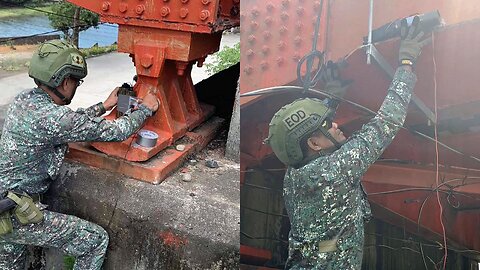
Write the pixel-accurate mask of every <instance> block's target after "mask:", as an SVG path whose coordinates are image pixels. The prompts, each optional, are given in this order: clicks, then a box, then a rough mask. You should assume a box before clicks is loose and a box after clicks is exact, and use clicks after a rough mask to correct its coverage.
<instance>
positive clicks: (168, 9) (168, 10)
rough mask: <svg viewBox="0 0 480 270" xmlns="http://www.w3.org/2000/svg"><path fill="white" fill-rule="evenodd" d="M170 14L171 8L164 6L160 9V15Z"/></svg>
mask: <svg viewBox="0 0 480 270" xmlns="http://www.w3.org/2000/svg"><path fill="white" fill-rule="evenodd" d="M168 14H170V8H168V7H163V8H162V9H161V11H160V15H162V17H167V16H168Z"/></svg>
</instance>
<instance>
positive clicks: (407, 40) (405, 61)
mask: <svg viewBox="0 0 480 270" xmlns="http://www.w3.org/2000/svg"><path fill="white" fill-rule="evenodd" d="M419 22H420V18H419V17H418V16H415V17H414V19H413V22H412V25H411V26H410V27H409V26H408V24H407V20H405V19H403V20H402V23H401V27H400V35H401V39H402V40H401V42H400V51H399V53H398V60H399V63H400V64H401V65H410V66H412V65H414V64H415V62H416V61H417V57H418V56H419V55H420V53H421V51H422V47H423V46H425V45H427V44H429V43H430V42H431V41H432V37H431V36H430V37H428V38H425V39H423V40H421V39H422V37H423V36H424V35H425V33H424V32H423V31H419V30H418V29H419Z"/></svg>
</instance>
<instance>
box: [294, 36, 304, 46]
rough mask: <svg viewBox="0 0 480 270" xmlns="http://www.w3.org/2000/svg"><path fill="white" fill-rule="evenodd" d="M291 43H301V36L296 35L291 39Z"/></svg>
mask: <svg viewBox="0 0 480 270" xmlns="http://www.w3.org/2000/svg"><path fill="white" fill-rule="evenodd" d="M293 43H295V45H297V47H298V46H299V45H300V44H301V43H302V38H301V37H300V36H296V37H295V39H294V40H293Z"/></svg>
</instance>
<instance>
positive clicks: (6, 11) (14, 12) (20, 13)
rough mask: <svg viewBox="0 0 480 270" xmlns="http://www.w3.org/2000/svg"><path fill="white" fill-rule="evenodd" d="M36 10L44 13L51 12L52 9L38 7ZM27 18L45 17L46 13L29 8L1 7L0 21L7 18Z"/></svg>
mask: <svg viewBox="0 0 480 270" xmlns="http://www.w3.org/2000/svg"><path fill="white" fill-rule="evenodd" d="M35 9H40V10H43V11H48V12H51V11H52V10H51V7H50V6H46V7H37V8H35ZM26 16H45V13H43V12H40V11H36V10H32V9H27V8H6V7H0V20H1V19H6V18H15V17H26Z"/></svg>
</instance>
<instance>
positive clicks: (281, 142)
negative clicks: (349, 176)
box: [265, 98, 338, 166]
mask: <svg viewBox="0 0 480 270" xmlns="http://www.w3.org/2000/svg"><path fill="white" fill-rule="evenodd" d="M332 114H333V110H332V109H330V108H329V107H328V106H327V105H325V103H324V102H323V101H322V100H320V99H316V98H303V99H297V100H295V101H294V102H292V103H290V104H287V105H285V106H283V107H282V108H280V110H279V111H278V112H276V113H275V115H274V116H273V118H272V120H271V121H270V126H269V132H268V138H267V139H266V140H265V142H266V143H268V144H269V145H270V147H272V150H273V152H274V153H275V155H276V156H277V157H278V159H280V161H281V162H283V163H284V164H286V165H290V166H295V165H298V164H299V163H301V162H302V161H303V160H304V159H305V158H306V157H304V156H303V152H302V148H301V146H300V143H301V141H302V139H304V138H306V137H307V136H309V135H310V134H312V133H313V132H314V131H317V130H320V131H321V132H322V133H323V134H324V135H325V136H326V137H327V138H329V139H330V140H332V142H333V143H334V144H335V146H336V147H337V148H338V145H337V144H338V142H336V141H335V139H333V137H332V136H331V135H330V133H328V128H329V126H328V121H330V122H331V119H328V118H329V117H330V116H331V115H332Z"/></svg>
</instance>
